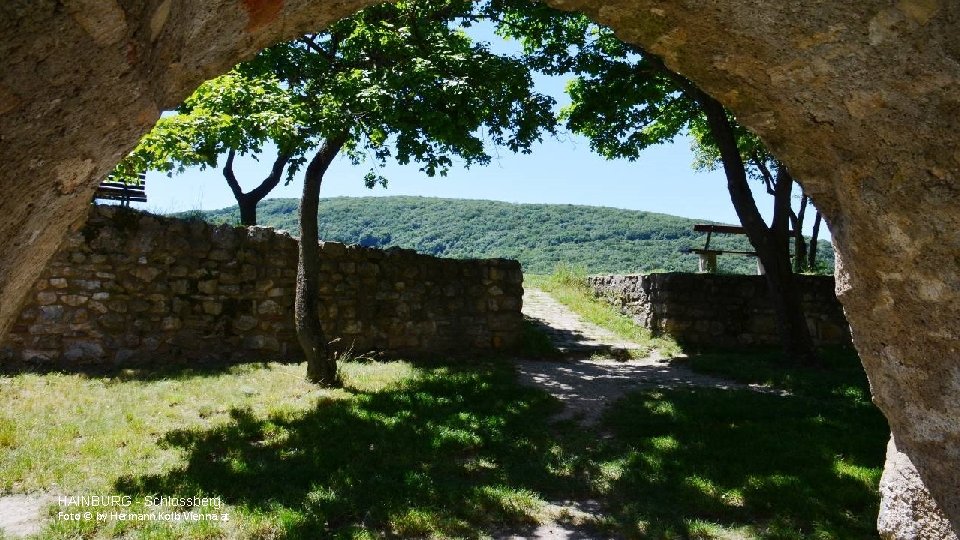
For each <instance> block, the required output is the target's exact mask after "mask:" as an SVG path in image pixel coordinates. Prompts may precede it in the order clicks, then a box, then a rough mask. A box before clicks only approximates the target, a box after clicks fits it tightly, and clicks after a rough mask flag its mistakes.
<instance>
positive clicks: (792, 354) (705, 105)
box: [694, 87, 818, 365]
mask: <svg viewBox="0 0 960 540" xmlns="http://www.w3.org/2000/svg"><path fill="white" fill-rule="evenodd" d="M694 88H695V87H694ZM694 95H695V96H696V100H697V102H698V103H700V106H701V107H702V109H703V111H704V113H705V114H706V117H707V123H708V125H709V127H710V131H711V133H712V135H713V137H714V139H715V140H716V143H717V146H718V148H719V150H720V156H721V160H722V162H723V169H724V172H725V174H726V177H727V189H728V190H729V192H730V199H731V201H732V202H733V206H734V209H735V210H736V212H737V216H738V217H739V218H740V223H741V224H742V225H743V228H744V229H745V230H746V231H747V237H748V238H749V239H750V243H751V244H753V247H754V249H755V250H756V251H757V257H758V258H759V259H760V262H761V263H762V264H763V266H764V269H765V270H766V274H765V276H766V280H767V286H768V288H769V290H770V299H771V301H772V303H773V308H774V312H775V313H776V317H777V330H778V332H779V334H780V341H781V345H782V346H783V351H784V354H785V355H786V357H787V358H788V359H790V360H792V361H794V362H797V363H800V364H807V365H810V364H815V363H817V361H818V360H817V355H816V350H815V348H814V345H813V339H812V338H811V336H810V329H809V328H808V327H807V322H806V317H804V315H803V309H802V306H801V304H800V295H799V294H797V288H796V284H795V283H794V274H793V271H792V269H791V265H790V247H789V241H788V234H789V218H788V215H789V210H790V191H791V189H792V184H793V181H792V179H790V178H789V177H783V178H779V179H778V182H777V186H776V188H775V190H776V191H777V193H775V195H774V218H773V224H772V225H771V227H770V228H769V229H768V228H767V226H766V223H764V221H763V217H762V216H761V215H760V211H759V210H757V205H756V202H755V201H754V199H753V193H752V192H751V191H750V185H749V184H748V182H747V174H746V170H745V168H744V163H743V159H742V158H741V157H740V151H739V149H738V148H737V141H736V138H735V135H734V132H733V129H732V127H731V125H730V122H729V120H728V119H727V113H726V110H725V109H724V108H723V105H721V104H720V103H719V102H718V101H716V100H715V99H713V98H712V97H710V96H708V95H707V94H706V93H704V92H703V91H701V90H699V89H695V94H694ZM781 170H784V169H783V168H782V167H781Z"/></svg>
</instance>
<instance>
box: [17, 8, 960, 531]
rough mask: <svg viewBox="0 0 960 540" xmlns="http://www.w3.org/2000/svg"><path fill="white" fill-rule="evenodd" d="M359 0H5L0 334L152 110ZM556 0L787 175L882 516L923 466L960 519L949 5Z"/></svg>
mask: <svg viewBox="0 0 960 540" xmlns="http://www.w3.org/2000/svg"><path fill="white" fill-rule="evenodd" d="M369 3H371V2H370V0H340V1H337V2H328V1H321V0H197V1H190V2H188V1H185V0H133V1H129V2H123V3H122V5H121V3H119V2H117V1H116V0H68V1H65V2H58V1H54V0H41V1H27V0H13V1H6V2H4V3H3V6H2V7H0V36H2V37H0V58H2V59H3V70H2V72H0V156H2V158H3V168H2V173H0V187H2V196H0V245H2V249H0V336H2V335H3V334H4V333H5V332H6V330H7V328H8V326H9V324H10V323H11V320H12V318H13V316H14V315H15V313H16V311H17V307H18V304H19V303H20V301H21V300H22V296H23V295H24V294H25V293H26V291H27V290H28V289H29V286H30V285H31V283H32V282H33V280H34V279H35V278H36V276H37V275H38V273H39V271H40V269H41V268H42V266H43V265H44V263H45V262H46V260H47V259H48V258H49V256H50V255H51V254H52V253H53V252H54V250H55V249H56V247H57V245H58V243H59V242H60V239H61V238H62V237H63V235H64V233H65V231H66V230H68V228H69V227H71V226H76V225H77V224H79V223H81V222H82V221H83V219H84V216H85V214H86V209H87V206H88V202H89V200H90V196H91V195H92V192H93V189H94V187H95V185H96V183H97V182H98V180H99V179H100V178H101V177H102V175H103V174H105V173H106V172H107V171H108V170H109V169H110V168H111V167H112V165H113V164H114V163H115V162H116V161H117V160H118V158H119V157H120V156H121V155H122V154H123V153H124V152H125V151H127V150H128V149H129V148H131V147H132V145H134V144H135V142H136V140H137V139H138V137H139V136H140V135H141V134H142V133H143V132H145V131H146V130H147V129H149V127H150V126H151V125H152V124H153V122H154V121H155V120H156V119H157V117H158V115H159V112H160V110H162V109H164V108H166V107H170V106H173V105H175V104H176V103H177V102H178V101H179V100H181V99H182V98H183V97H185V96H186V95H187V94H188V93H189V92H190V91H191V90H192V89H193V88H194V87H196V86H197V85H198V84H199V83H200V82H202V81H203V80H204V79H207V78H209V77H211V76H213V75H215V74H217V73H219V72H222V71H224V70H226V69H227V68H228V67H229V66H230V65H232V64H234V63H235V62H237V61H238V60H241V59H243V58H244V57H247V56H249V55H250V54H252V53H254V52H255V51H256V50H257V49H259V48H261V47H263V46H266V45H268V44H270V43H273V42H276V41H278V40H281V39H283V38H289V37H292V36H294V35H296V34H298V33H301V32H304V31H307V30H311V29H316V28H318V27H321V26H323V25H325V24H327V23H329V22H331V21H333V20H335V19H337V18H338V17H342V16H345V15H347V14H349V13H351V12H353V11H355V10H357V9H360V8H362V7H364V6H365V5H366V4H369ZM550 3H551V4H553V5H555V6H556V7H560V8H564V9H582V10H584V11H586V12H587V13H589V14H591V16H593V17H594V18H595V19H596V20H598V21H600V22H603V23H606V24H609V25H610V26H612V27H613V28H615V29H616V30H617V31H618V33H619V35H620V36H621V37H622V38H623V39H624V40H626V41H631V42H635V43H638V44H642V45H643V46H644V47H646V48H647V49H648V50H651V51H653V52H655V53H658V54H660V55H662V56H663V57H664V58H665V59H666V61H667V63H668V64H669V65H670V66H671V67H673V68H674V69H676V70H677V71H679V72H681V73H683V74H684V75H686V76H687V77H689V78H691V79H692V80H694V81H695V82H697V83H698V84H699V85H700V86H702V87H703V88H704V89H706V90H707V91H708V92H710V93H711V94H713V95H714V96H715V97H717V98H719V99H720V101H722V102H723V103H724V104H726V105H727V106H729V107H730V108H731V109H732V110H734V111H735V112H736V114H737V115H738V117H739V119H740V120H741V121H742V122H743V123H744V124H746V125H748V126H750V127H751V128H752V129H754V130H755V131H756V132H757V133H759V134H760V135H761V136H763V138H764V139H765V140H766V141H767V142H768V144H770V145H771V147H773V148H774V149H775V150H776V152H777V153H778V155H780V156H781V157H782V158H783V159H784V160H785V161H786V162H787V163H788V164H789V165H790V166H791V168H792V170H793V172H794V174H795V175H796V176H797V177H799V178H802V179H803V184H804V187H805V188H806V190H807V191H808V192H809V193H811V194H812V195H813V197H814V199H815V200H816V203H817V205H818V207H820V208H822V209H823V211H824V213H825V215H826V216H827V217H828V219H829V221H830V224H831V227H832V231H833V234H834V238H835V240H836V243H837V246H838V249H839V256H840V259H841V260H842V267H841V269H839V270H838V278H839V279H838V292H839V294H840V298H841V300H842V302H843V304H844V306H845V309H846V310H847V314H848V317H849V320H850V322H851V325H852V327H853V331H854V339H855V342H856V345H857V348H858V349H859V351H860V354H861V356H862V358H863V361H864V364H865V366H866V368H867V372H868V375H869V376H870V381H871V385H872V389H873V392H874V397H875V401H876V402H877V404H878V405H879V406H880V407H881V408H882V409H883V411H884V413H885V414H886V415H887V418H888V419H889V421H890V425H891V429H892V431H893V434H894V437H895V439H896V442H897V446H899V448H900V450H901V451H902V452H903V453H902V454H901V453H898V452H897V451H896V449H894V448H893V446H892V445H891V450H890V453H889V455H888V458H889V459H888V469H887V471H886V474H885V480H884V486H883V488H882V489H883V490H884V515H882V516H881V528H882V530H883V531H884V532H885V533H886V534H889V535H891V536H897V537H909V536H910V535H911V534H919V535H930V536H937V537H940V536H942V534H941V533H943V534H946V533H945V532H944V531H946V529H945V527H949V524H947V523H945V522H943V521H942V520H940V521H938V520H937V519H936V518H935V517H930V519H929V520H928V521H926V522H923V523H919V524H917V523H914V522H913V521H914V520H916V519H918V518H917V516H914V515H912V514H911V512H913V511H914V510H916V509H918V508H929V505H930V504H931V502H930V501H929V500H926V499H925V498H924V495H925V493H924V489H923V486H924V485H925V486H926V488H928V489H929V491H930V493H932V494H933V496H934V499H935V500H936V501H937V502H938V503H939V506H940V508H942V510H943V512H944V513H945V514H946V515H947V516H948V517H949V520H950V522H951V523H952V524H953V528H954V529H955V530H957V529H960V482H958V478H960V363H958V358H960V354H958V352H957V348H958V345H960V339H958V338H960V182H958V181H960V135H958V131H960V91H958V88H960V32H957V30H958V29H960V4H958V3H957V2H953V1H948V0H896V1H891V0H862V1H859V2H842V1H840V0H833V1H825V2H801V1H800V0H789V1H782V2H769V1H767V0H747V1H744V0H714V1H712V2H704V1H701V0H680V1H674V2H665V1H662V0H550ZM914 466H915V467H916V469H917V470H919V477H917V476H916V473H915V471H914V469H913V467H914ZM921 482H922V483H921ZM925 505H926V506H925ZM927 515H929V512H927ZM923 527H928V528H926V529H924V528H923ZM936 527H940V529H936ZM937 531H940V532H937Z"/></svg>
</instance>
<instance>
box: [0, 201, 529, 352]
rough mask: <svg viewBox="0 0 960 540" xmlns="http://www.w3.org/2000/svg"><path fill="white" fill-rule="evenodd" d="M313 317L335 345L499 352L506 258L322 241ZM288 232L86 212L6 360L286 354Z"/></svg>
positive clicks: (513, 282) (512, 273)
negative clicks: (318, 306) (318, 311)
mask: <svg viewBox="0 0 960 540" xmlns="http://www.w3.org/2000/svg"><path fill="white" fill-rule="evenodd" d="M321 257H322V268H321V276H320V280H321V288H322V289H321V290H322V298H320V302H321V313H322V314H323V315H324V317H323V326H324V329H325V331H326V332H327V333H328V335H329V336H331V337H336V338H339V341H338V342H337V345H336V346H337V348H339V349H349V348H352V349H353V351H354V352H366V351H371V350H377V351H387V352H391V353H398V354H426V353H442V352H451V351H460V350H465V349H474V350H476V349H480V350H489V349H503V348H509V347H511V346H513V345H515V344H516V342H517V340H518V339H519V335H520V327H521V321H522V316H521V314H520V305H521V297H522V294H523V289H522V279H523V277H522V273H521V271H520V265H519V264H518V263H517V262H516V261H508V260H502V259H491V260H454V259H438V258H434V257H428V256H425V255H418V254H416V253H414V252H413V251H409V250H386V251H381V250H375V249H367V248H360V247H358V246H345V245H343V244H339V243H333V242H326V243H323V244H322V249H321ZM296 272H297V241H296V240H295V239H294V238H292V237H290V236H289V235H288V234H286V233H285V232H282V231H281V232H277V231H274V230H273V229H269V228H263V227H251V228H249V229H248V228H242V227H241V228H238V227H232V226H228V225H222V226H213V225H210V224H207V223H204V222H202V221H184V220H178V219H173V218H165V217H157V216H152V215H149V214H142V213H139V212H135V211H130V210H126V209H119V208H117V207H110V206H101V207H96V208H95V209H94V210H92V212H91V217H90V219H89V221H88V222H87V224H86V226H85V227H84V228H83V229H82V230H80V231H77V232H75V233H72V234H71V235H70V236H69V237H68V238H67V240H66V241H65V243H64V245H63V246H62V247H61V249H60V251H59V252H58V253H57V255H56V256H55V257H54V258H53V259H52V260H51V261H50V263H49V264H48V265H47V268H46V269H45V270H44V271H43V274H42V276H41V277H40V279H39V280H37V282H36V283H35V285H34V287H33V291H32V292H31V293H30V294H29V296H28V298H27V302H26V305H25V306H24V307H23V309H22V310H21V312H20V315H19V316H18V318H17V320H16V322H15V323H14V326H13V328H12V331H11V332H10V334H9V335H8V337H7V339H6V341H5V343H4V344H3V347H2V348H0V359H2V361H3V362H4V363H8V364H9V363H18V362H27V363H37V362H39V363H50V364H70V365H77V364H84V363H95V364H108V365H134V364H142V363H145V362H150V363H156V362H160V361H203V360H216V361H224V360H226V361H240V360H274V359H284V360H292V359H297V358H299V356H300V354H299V346H298V344H297V339H296V335H295V332H294V327H293V307H292V306H293V296H294V284H295V280H296Z"/></svg>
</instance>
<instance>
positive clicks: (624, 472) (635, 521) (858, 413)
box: [602, 370, 889, 539]
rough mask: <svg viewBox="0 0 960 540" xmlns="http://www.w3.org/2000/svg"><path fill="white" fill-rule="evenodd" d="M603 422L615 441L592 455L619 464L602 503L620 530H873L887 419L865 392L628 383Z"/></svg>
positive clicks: (667, 534)
mask: <svg viewBox="0 0 960 540" xmlns="http://www.w3.org/2000/svg"><path fill="white" fill-rule="evenodd" d="M794 378H795V379H797V378H800V379H806V378H812V379H813V380H819V381H820V382H822V383H824V385H825V386H828V387H830V386H831V385H832V386H833V387H841V388H842V387H846V386H847V385H846V384H845V382H844V380H847V382H849V374H848V373H846V372H844V371H843V370H841V371H840V372H839V378H838V377H837V375H833V376H831V374H830V373H826V372H823V371H810V372H808V373H801V372H800V370H795V372H794ZM831 379H833V380H832V381H831ZM859 379H862V381H859V380H858V381H857V382H856V384H854V385H853V386H860V385H861V384H865V377H864V376H863V373H862V370H861V371H860V374H859ZM798 388H800V389H802V388H811V389H812V387H811V386H810V385H809V384H796V385H795V388H794V390H796V389H798ZM604 425H605V427H606V428H607V429H610V430H611V431H612V432H613V433H614V434H615V438H616V441H617V444H618V445H621V446H620V447H619V448H618V451H617V452H614V453H611V454H607V455H606V456H604V458H602V459H604V460H606V461H607V462H608V463H610V464H614V463H615V464H616V466H617V467H619V469H620V473H619V475H618V477H617V479H616V480H615V481H613V482H612V486H611V488H610V491H609V498H608V504H609V507H610V508H611V511H612V513H613V515H614V518H615V520H616V521H617V522H618V523H619V524H620V526H621V527H622V528H623V530H625V531H627V534H630V535H633V536H639V537H645V538H704V537H706V538H712V537H715V536H717V535H719V533H718V532H717V530H718V529H720V528H722V529H725V530H726V531H727V532H728V533H729V532H730V531H739V534H741V535H745V536H748V537H757V538H771V539H772V538H876V534H877V533H876V528H875V520H876V516H877V511H878V504H879V496H878V493H877V484H878V482H879V478H880V473H881V471H882V467H883V460H884V449H885V444H886V439H887V434H888V433H889V430H888V427H887V424H886V421H885V420H884V418H883V416H882V415H881V414H880V412H879V411H878V410H877V409H876V408H875V407H874V406H873V405H872V404H871V403H870V402H869V394H865V395H864V394H860V393H856V392H829V391H826V392H825V391H824V389H823V388H820V389H818V390H817V391H816V392H811V393H809V394H808V393H804V392H803V391H802V390H801V391H800V392H799V393H794V394H793V395H790V396H778V395H771V394H761V393H756V392H750V391H730V390H716V389H696V390H690V389H684V390H669V391H659V392H636V393H633V394H631V395H629V396H628V397H626V398H625V399H623V400H621V401H620V402H618V403H617V405H616V406H615V407H613V408H612V409H611V410H610V411H609V413H608V414H607V415H606V417H605V423H604ZM718 526H719V527H718Z"/></svg>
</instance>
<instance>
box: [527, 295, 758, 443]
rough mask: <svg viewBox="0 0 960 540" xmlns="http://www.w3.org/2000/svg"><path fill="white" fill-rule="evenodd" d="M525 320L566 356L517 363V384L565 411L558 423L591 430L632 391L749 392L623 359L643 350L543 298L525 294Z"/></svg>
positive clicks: (666, 362) (654, 361)
mask: <svg viewBox="0 0 960 540" xmlns="http://www.w3.org/2000/svg"><path fill="white" fill-rule="evenodd" d="M523 314H524V315H525V316H526V317H527V318H528V319H530V320H532V321H533V322H534V323H535V324H536V325H537V326H539V327H540V328H541V329H542V330H543V331H545V332H546V333H547V335H549V336H550V339H551V340H552V341H553V343H554V345H555V346H556V347H557V348H558V349H560V350H561V351H563V352H564V353H566V360H564V361H559V362H548V361H539V360H520V361H518V362H517V370H518V371H519V373H520V380H521V382H523V383H525V384H530V385H533V386H537V387H539V388H543V389H544V390H546V391H548V392H550V393H551V394H553V395H554V396H555V397H556V398H557V399H559V400H560V401H562V402H563V403H564V405H566V407H564V412H563V413H561V415H560V417H559V418H578V419H579V420H580V422H581V424H584V425H586V426H590V425H593V424H595V423H596V422H597V421H598V420H599V419H600V416H601V415H602V414H603V410H604V408H605V407H606V406H607V405H609V404H610V403H612V402H614V401H616V400H618V399H620V398H621V397H623V395H624V394H626V393H627V392H629V391H630V390H634V389H636V388H643V387H647V388H679V387H693V386H698V387H708V388H722V389H733V388H740V389H743V388H751V389H755V390H758V391H765V389H764V388H762V387H758V386H747V385H742V384H738V383H734V382H731V381H726V380H723V379H719V378H717V377H711V376H709V375H701V374H699V373H695V372H693V371H691V370H689V369H687V368H685V367H683V366H681V365H678V364H677V363H675V362H673V363H671V362H670V359H669V358H667V359H665V358H662V357H660V356H659V355H658V354H652V355H650V356H648V357H646V358H640V359H631V360H618V359H617V358H627V355H624V354H620V351H629V350H642V349H644V347H641V346H640V345H637V344H635V343H630V342H629V341H624V340H623V339H622V338H620V337H619V336H616V335H614V334H613V333H611V332H609V331H607V330H604V329H603V328H600V327H598V326H596V325H593V324H590V323H588V322H585V321H583V320H582V319H581V318H580V317H579V316H578V315H577V314H576V313H574V312H573V311H571V310H570V309H569V308H568V307H566V306H564V305H563V304H561V303H560V302H558V301H556V300H554V299H553V298H552V297H551V296H550V295H548V294H547V293H545V292H543V291H541V290H539V289H532V288H528V289H527V291H526V292H525V293H524V296H523Z"/></svg>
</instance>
